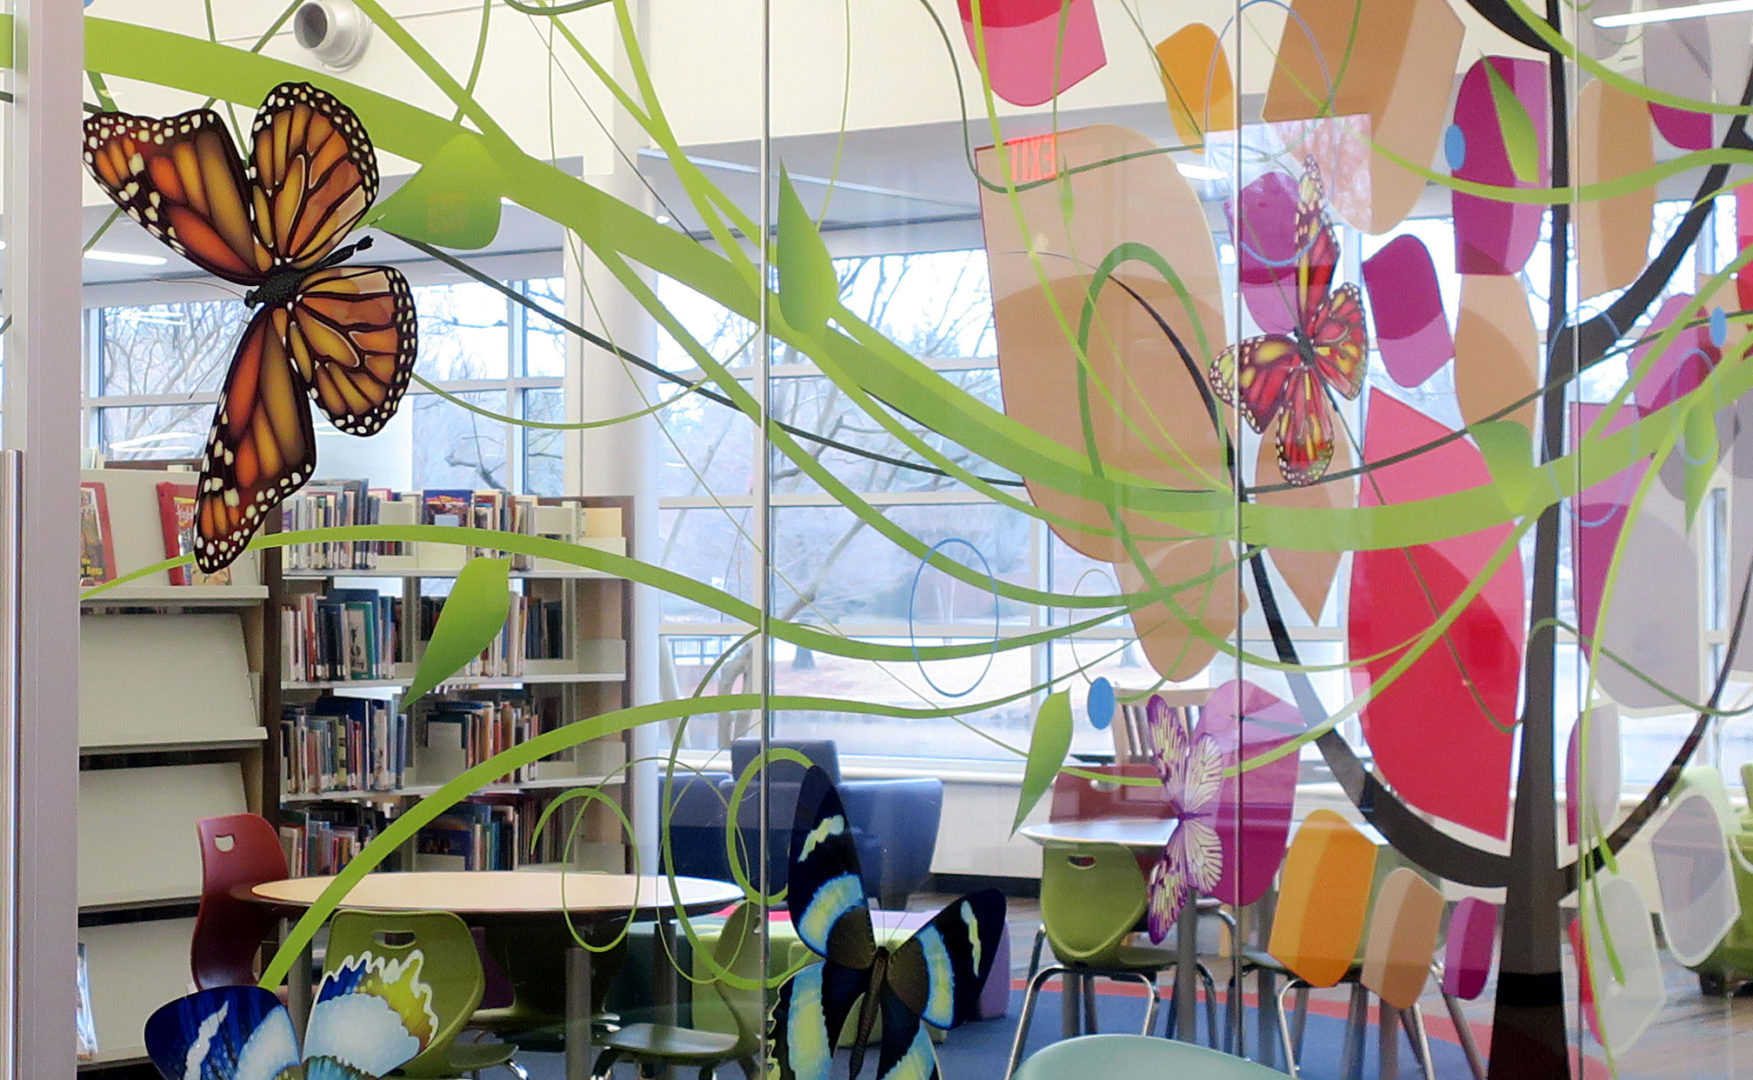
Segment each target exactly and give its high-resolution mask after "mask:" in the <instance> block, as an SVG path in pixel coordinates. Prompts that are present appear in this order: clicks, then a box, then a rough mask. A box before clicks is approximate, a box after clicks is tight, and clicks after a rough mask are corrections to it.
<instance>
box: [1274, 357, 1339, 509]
mask: <svg viewBox="0 0 1753 1080" xmlns="http://www.w3.org/2000/svg"><path fill="white" fill-rule="evenodd" d="M1332 460H1333V405H1332V403H1331V402H1329V401H1328V400H1327V390H1326V388H1325V387H1324V386H1323V385H1322V383H1321V377H1320V376H1319V375H1318V374H1317V373H1316V372H1315V370H1314V369H1313V368H1307V367H1305V368H1301V369H1299V370H1298V371H1297V372H1296V373H1295V374H1294V375H1293V376H1292V377H1291V381H1290V389H1289V393H1288V396H1287V399H1286V401H1285V405H1284V411H1283V413H1282V415H1281V417H1280V419H1279V422H1278V471H1279V472H1280V473H1282V474H1283V475H1284V478H1285V480H1286V481H1288V482H1289V483H1292V484H1312V483H1314V482H1315V481H1316V480H1319V479H1320V478H1321V475H1322V474H1323V473H1325V472H1326V471H1327V465H1328V463H1329V462H1331V461H1332Z"/></svg>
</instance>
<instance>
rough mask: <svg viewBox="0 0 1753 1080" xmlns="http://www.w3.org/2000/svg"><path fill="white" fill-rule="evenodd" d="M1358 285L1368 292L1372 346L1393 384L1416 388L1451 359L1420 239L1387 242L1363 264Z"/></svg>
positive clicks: (1451, 345) (1439, 299) (1432, 272)
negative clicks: (1372, 337) (1373, 321)
mask: <svg viewBox="0 0 1753 1080" xmlns="http://www.w3.org/2000/svg"><path fill="white" fill-rule="evenodd" d="M1363 283H1364V286H1365V287H1366V288H1368V289H1369V292H1370V303H1369V311H1370V317H1371V318H1372V319H1374V320H1375V324H1376V347H1377V348H1378V349H1380V350H1381V352H1382V363H1383V365H1384V366H1386V367H1387V369H1388V374H1389V375H1390V376H1392V377H1393V379H1394V381H1395V382H1397V383H1399V384H1400V385H1401V386H1405V387H1414V386H1417V385H1419V384H1420V383H1422V382H1424V380H1426V379H1428V378H1430V377H1431V376H1432V375H1434V374H1436V372H1437V369H1438V368H1441V367H1442V366H1443V365H1444V364H1446V363H1448V362H1449V359H1450V358H1451V357H1453V356H1454V355H1455V338H1454V335H1452V334H1451V333H1450V332H1449V321H1448V318H1447V316H1446V315H1445V314H1444V313H1443V294H1442V290H1441V289H1440V288H1439V287H1438V286H1437V279H1436V266H1435V265H1434V264H1432V262H1431V259H1430V250H1429V249H1428V248H1426V247H1425V246H1424V241H1422V240H1420V239H1419V238H1418V237H1416V236H1411V235H1406V236H1396V237H1395V238H1394V239H1393V240H1390V241H1389V242H1388V244H1387V246H1386V247H1384V248H1382V250H1380V251H1378V252H1376V253H1375V254H1374V255H1371V256H1370V257H1369V258H1367V259H1365V260H1364V261H1363Z"/></svg>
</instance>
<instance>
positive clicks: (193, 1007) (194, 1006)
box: [146, 986, 302, 1080]
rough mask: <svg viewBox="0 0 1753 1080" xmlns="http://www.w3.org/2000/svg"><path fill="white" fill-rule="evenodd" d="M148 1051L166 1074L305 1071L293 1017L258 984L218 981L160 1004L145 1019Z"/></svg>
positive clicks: (269, 1075) (273, 1075)
mask: <svg viewBox="0 0 1753 1080" xmlns="http://www.w3.org/2000/svg"><path fill="white" fill-rule="evenodd" d="M146 1053H147V1056H149V1057H151V1058H152V1064H154V1065H156V1066H157V1067H158V1071H159V1072H160V1073H161V1074H163V1076H164V1077H165V1080H278V1078H280V1077H297V1076H300V1075H302V1074H301V1073H300V1071H299V1063H298V1036H297V1035H296V1034H295V1033H294V1032H293V1029H292V1017H291V1016H290V1015H288V1013H287V1012H286V1007H285V1006H283V1005H281V1004H280V999H279V998H277V997H275V996H274V995H273V994H271V993H269V992H268V991H266V990H263V989H262V988H261V987H259V986H220V987H215V988H214V989H211V990H202V991H200V992H199V993H195V994H190V995H189V996H188V997H184V998H178V999H177V1000H175V1001H173V1002H170V1003H169V1004H168V1005H164V1006H161V1007H160V1008H159V1009H158V1011H156V1012H154V1013H153V1014H152V1015H151V1016H149V1017H147V1019H146Z"/></svg>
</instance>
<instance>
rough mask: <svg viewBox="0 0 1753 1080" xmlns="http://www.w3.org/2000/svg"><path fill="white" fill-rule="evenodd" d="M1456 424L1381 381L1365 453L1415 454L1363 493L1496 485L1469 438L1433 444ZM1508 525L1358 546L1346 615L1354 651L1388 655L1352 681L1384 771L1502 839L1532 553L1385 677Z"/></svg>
mask: <svg viewBox="0 0 1753 1080" xmlns="http://www.w3.org/2000/svg"><path fill="white" fill-rule="evenodd" d="M1450 434H1452V433H1451V432H1450V431H1449V429H1448V428H1446V427H1444V426H1443V425H1442V424H1439V423H1437V422H1436V421H1435V420H1432V419H1431V418H1430V417H1428V416H1426V415H1424V414H1423V413H1421V412H1419V411H1418V410H1417V409H1414V408H1412V407H1411V406H1410V405H1406V404H1403V403H1401V402H1399V401H1397V400H1395V399H1394V398H1392V397H1390V396H1388V395H1386V394H1384V393H1382V392H1381V391H1379V390H1377V391H1372V392H1371V394H1370V401H1369V413H1368V420H1367V421H1366V423H1365V429H1364V460H1365V461H1366V462H1368V463H1374V462H1379V461H1382V460H1383V459H1385V458H1388V457H1392V456H1396V455H1400V454H1406V453H1411V454H1412V456H1410V457H1407V458H1406V459H1405V460H1402V461H1398V462H1396V463H1394V464H1392V465H1388V466H1384V467H1380V468H1374V469H1372V470H1371V471H1370V474H1369V475H1370V482H1367V483H1364V484H1361V485H1360V486H1359V490H1358V502H1359V505H1360V506H1366V507H1367V506H1376V505H1381V504H1384V503H1404V502H1417V501H1421V500H1425V499H1430V498H1433V497H1434V496H1438V495H1443V494H1446V493H1449V492H1454V491H1461V490H1465V489H1468V488H1475V487H1482V486H1485V485H1488V484H1490V483H1491V470H1490V469H1489V468H1488V467H1487V465H1486V463H1485V459H1484V457H1483V456H1482V455H1481V454H1480V453H1479V451H1478V450H1477V449H1476V448H1475V447H1474V446H1473V445H1472V444H1471V443H1469V442H1468V441H1467V440H1465V439H1450V440H1449V441H1447V442H1443V443H1441V444H1440V445H1439V444H1436V440H1438V439H1442V438H1444V437H1446V436H1448V435H1450ZM1509 532H1510V526H1509V525H1508V524H1504V525H1498V526H1494V527H1492V528H1489V529H1483V530H1480V531H1479V532H1475V533H1468V534H1466V535H1464V536H1457V537H1452V538H1450V539H1447V540H1442V541H1438V542H1436V543H1433V544H1420V545H1416V546H1413V547H1409V548H1383V549H1376V550H1363V551H1359V552H1358V553H1357V554H1356V555H1355V556H1354V557H1353V563H1352V571H1351V602H1350V613H1349V618H1348V626H1347V635H1348V640H1349V647H1350V652H1351V655H1352V656H1353V657H1369V656H1374V657H1377V658H1376V659H1374V660H1370V661H1368V662H1367V663H1365V664H1363V665H1362V666H1361V667H1359V668H1356V669H1353V672H1352V682H1353V685H1354V686H1355V687H1356V688H1357V690H1358V691H1359V692H1360V693H1362V692H1364V691H1371V692H1372V694H1373V696H1372V697H1371V698H1370V700H1369V702H1368V704H1366V705H1365V706H1364V707H1363V711H1362V720H1363V729H1364V735H1365V737H1366V738H1367V739H1368V740H1369V744H1370V749H1371V751H1372V752H1373V753H1374V754H1375V763H1376V767H1377V769H1378V770H1379V771H1380V772H1381V774H1382V776H1383V777H1384V778H1385V779H1386V780H1387V781H1388V783H1389V784H1391V785H1392V786H1393V788H1394V790H1395V791H1397V792H1399V793H1400V795H1401V797H1402V798H1404V799H1405V800H1406V802H1408V803H1410V804H1411V805H1413V806H1415V807H1417V808H1419V809H1421V810H1424V811H1427V812H1429V813H1432V814H1435V815H1437V816H1438V817H1442V818H1444V819H1446V820H1449V821H1453V822H1456V823H1458V824H1461V825H1465V826H1467V827H1468V828H1471V829H1476V830H1478V831H1479V832H1482V833H1486V834H1487V835H1490V836H1498V837H1502V836H1506V835H1507V834H1508V829H1509V799H1510V785H1509V779H1510V760H1511V756H1512V753H1513V751H1514V747H1515V737H1514V735H1513V734H1512V732H1513V730H1514V729H1513V727H1512V726H1511V725H1513V724H1514V722H1515V718H1516V702H1517V696H1518V689H1519V683H1520V679H1521V661H1522V645H1523V639H1524V636H1525V633H1526V631H1525V626H1524V623H1523V618H1522V616H1523V607H1524V600H1523V596H1522V591H1523V590H1522V563H1521V560H1520V559H1517V558H1514V557H1513V556H1512V557H1511V558H1509V559H1508V560H1507V561H1505V562H1504V563H1503V564H1502V565H1501V566H1500V567H1499V568H1498V570H1497V571H1496V572H1495V573H1494V574H1492V575H1491V577H1490V579H1489V580H1487V581H1486V583H1485V585H1484V587H1483V588H1482V589H1481V590H1480V591H1479V593H1478V594H1477V595H1476V596H1474V597H1473V599H1472V600H1471V601H1469V602H1468V603H1467V604H1466V605H1465V606H1464V607H1463V608H1462V609H1461V613H1460V615H1459V617H1458V618H1456V620H1455V621H1454V622H1453V623H1452V624H1450V626H1449V628H1448V631H1447V635H1446V636H1447V641H1443V640H1438V641H1437V642H1436V643H1434V644H1433V645H1432V646H1431V648H1429V649H1427V650H1426V651H1425V652H1424V653H1423V654H1422V655H1421V656H1420V657H1419V658H1418V659H1417V660H1416V661H1414V662H1413V663H1412V664H1411V666H1409V667H1408V668H1406V670H1405V671H1404V672H1402V673H1401V674H1400V676H1399V678H1398V679H1396V680H1395V681H1394V682H1393V683H1392V684H1389V685H1387V686H1385V687H1376V686H1375V685H1374V684H1375V683H1376V681H1377V680H1380V679H1381V678H1383V677H1384V676H1385V674H1386V673H1387V671H1388V669H1389V668H1391V667H1393V666H1394V665H1395V664H1396V663H1398V662H1399V661H1400V659H1401V657H1402V654H1403V644H1404V643H1405V642H1406V641H1407V640H1408V639H1410V638H1412V637H1414V636H1415V635H1418V634H1422V633H1424V632H1425V631H1427V630H1428V629H1429V628H1430V626H1431V624H1432V623H1433V622H1435V621H1436V619H1437V617H1438V615H1439V614H1440V613H1442V612H1444V611H1446V610H1447V609H1448V608H1449V607H1450V606H1452V605H1453V604H1454V603H1455V602H1456V601H1457V600H1458V599H1459V598H1460V595H1461V593H1462V592H1463V591H1465V590H1466V589H1467V587H1468V586H1469V585H1470V584H1471V583H1472V581H1473V579H1474V578H1475V577H1476V576H1477V575H1479V574H1480V573H1482V572H1483V571H1484V569H1485V567H1486V564H1487V563H1488V562H1490V560H1491V557H1492V556H1493V555H1494V554H1495V553H1496V551H1497V549H1498V547H1499V546H1500V545H1501V544H1502V543H1503V542H1504V540H1505V538H1506V537H1508V535H1509ZM1378 654H1385V655H1378ZM1482 702H1483V707H1482V705H1481V703H1482Z"/></svg>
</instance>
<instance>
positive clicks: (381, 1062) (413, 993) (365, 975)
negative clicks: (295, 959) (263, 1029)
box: [304, 949, 438, 1080]
mask: <svg viewBox="0 0 1753 1080" xmlns="http://www.w3.org/2000/svg"><path fill="white" fill-rule="evenodd" d="M424 963H425V954H424V953H423V952H421V951H420V950H419V949H415V950H413V951H411V952H409V953H408V954H407V956H406V957H404V958H392V957H383V956H376V955H373V954H371V953H363V954H361V955H359V956H354V957H349V958H347V960H346V961H344V962H343V963H342V964H341V966H340V967H338V968H336V969H335V970H333V971H331V972H329V973H328V974H326V975H324V976H323V981H322V985H321V986H319V987H318V988H317V995H316V1002H315V1004H313V1005H312V1006H311V1010H310V1024H309V1026H308V1028H307V1029H306V1031H305V1044H304V1060H305V1073H306V1080H351V1078H353V1077H355V1076H365V1077H381V1076H388V1075H389V1074H390V1073H391V1072H392V1071H394V1070H395V1069H397V1068H400V1067H401V1066H402V1065H404V1064H406V1063H407V1062H409V1061H412V1060H413V1059H414V1058H415V1057H417V1056H418V1055H419V1053H420V1052H421V1051H422V1050H424V1049H426V1047H427V1046H428V1045H430V1044H431V1042H432V1036H433V1034H434V1033H435V1032H436V1031H437V1030H438V1017H437V1016H436V1015H435V1014H434V1013H433V1011H432V988H431V987H430V986H428V985H427V983H426V981H425V980H424V979H423V978H422V977H421V971H420V969H421V967H422V966H423V965H424Z"/></svg>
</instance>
